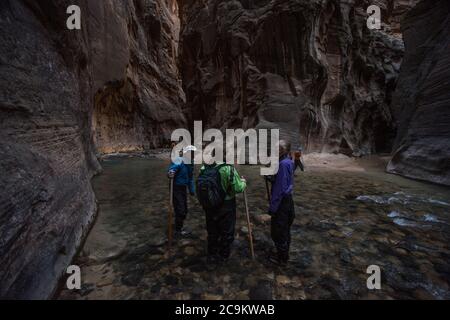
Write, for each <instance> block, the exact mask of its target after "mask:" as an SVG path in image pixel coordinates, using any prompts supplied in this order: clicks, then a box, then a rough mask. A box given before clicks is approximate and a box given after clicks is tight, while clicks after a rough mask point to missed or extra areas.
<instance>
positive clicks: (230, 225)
mask: <svg viewBox="0 0 450 320" xmlns="http://www.w3.org/2000/svg"><path fill="white" fill-rule="evenodd" d="M235 229H236V199H232V200H227V201H225V202H224V204H223V206H222V208H221V210H220V214H219V234H220V236H219V242H220V251H219V254H220V257H221V258H222V260H224V261H226V260H227V259H228V258H229V257H230V254H231V246H232V244H233V242H234V235H235Z"/></svg>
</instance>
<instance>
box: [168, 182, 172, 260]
mask: <svg viewBox="0 0 450 320" xmlns="http://www.w3.org/2000/svg"><path fill="white" fill-rule="evenodd" d="M172 238H173V178H171V179H170V201H169V217H168V226H167V239H168V243H169V254H170V249H171V248H172Z"/></svg>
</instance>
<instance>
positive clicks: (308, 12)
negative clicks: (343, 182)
mask: <svg viewBox="0 0 450 320" xmlns="http://www.w3.org/2000/svg"><path fill="white" fill-rule="evenodd" d="M416 2H417V1H390V0H387V1H383V0H380V1H376V2H373V1H353V0H352V1H337V0H326V1H321V0H314V1H311V0H308V1H304V0H289V1H247V0H240V1H238V0H233V1H220V0H208V1H194V0H185V1H182V2H181V3H182V5H181V6H180V13H181V25H182V32H181V35H180V41H181V42H180V44H181V48H180V52H181V55H180V57H181V60H180V62H181V71H182V78H183V86H184V89H185V92H186V98H187V110H188V112H189V113H190V114H189V117H190V119H191V120H203V121H204V122H205V123H207V124H208V125H209V126H210V127H213V128H233V127H239V128H242V127H243V128H253V127H259V128H280V129H281V134H282V136H283V137H289V138H290V139H291V140H292V141H295V142H296V143H297V142H298V141H301V143H302V144H303V146H304V147H305V149H307V150H308V151H310V152H311V151H318V152H342V153H347V154H352V153H354V154H355V155H365V154H371V153H374V152H390V151H391V147H392V142H393V138H394V136H395V130H394V123H393V121H392V116H391V111H390V108H389V105H390V102H391V99H392V92H393V90H394V89H395V84H396V79H397V76H398V72H399V69H400V64H401V62H402V58H403V50H404V47H403V41H402V39H401V34H400V32H399V31H400V30H399V21H400V20H401V18H402V17H403V16H404V14H405V13H406V12H407V11H408V10H409V9H410V8H411V7H412V6H413V5H414V4H415V3H416ZM372 4H376V5H378V6H380V8H381V10H382V12H383V14H382V20H383V28H382V30H369V29H368V28H367V13H366V9H367V8H368V7H369V6H370V5H372Z"/></svg>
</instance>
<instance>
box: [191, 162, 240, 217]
mask: <svg viewBox="0 0 450 320" xmlns="http://www.w3.org/2000/svg"><path fill="white" fill-rule="evenodd" d="M225 166H227V164H222V165H219V166H205V169H204V170H203V172H202V174H201V175H200V176H199V177H198V179H197V198H198V201H199V202H200V204H201V205H202V207H203V208H204V209H213V208H218V207H220V206H221V205H222V204H223V202H224V201H225V197H226V196H227V191H228V190H224V189H223V187H222V179H221V177H220V172H219V170H220V169H221V168H223V167H225ZM233 178H234V168H233V166H231V171H230V187H231V185H232V183H233Z"/></svg>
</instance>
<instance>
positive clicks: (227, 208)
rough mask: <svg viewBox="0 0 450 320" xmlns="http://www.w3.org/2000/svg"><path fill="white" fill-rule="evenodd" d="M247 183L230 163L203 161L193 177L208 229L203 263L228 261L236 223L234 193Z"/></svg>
mask: <svg viewBox="0 0 450 320" xmlns="http://www.w3.org/2000/svg"><path fill="white" fill-rule="evenodd" d="M246 186H247V183H246V181H245V179H244V178H243V177H240V176H239V173H238V172H237V170H236V169H235V168H234V166H233V165H228V164H217V163H214V164H211V165H207V164H205V165H204V166H203V167H202V168H201V170H200V175H199V177H198V180H197V197H198V200H199V202H200V204H201V205H202V207H203V209H204V211H205V217H206V229H207V231H208V256H207V262H208V263H213V264H221V263H224V262H226V261H227V260H228V258H229V257H230V254H231V245H232V243H233V242H234V233H235V226H236V194H238V193H242V192H244V190H245V188H246Z"/></svg>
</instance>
